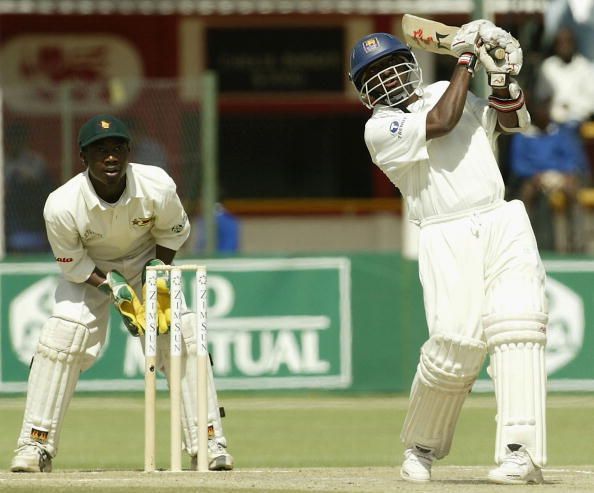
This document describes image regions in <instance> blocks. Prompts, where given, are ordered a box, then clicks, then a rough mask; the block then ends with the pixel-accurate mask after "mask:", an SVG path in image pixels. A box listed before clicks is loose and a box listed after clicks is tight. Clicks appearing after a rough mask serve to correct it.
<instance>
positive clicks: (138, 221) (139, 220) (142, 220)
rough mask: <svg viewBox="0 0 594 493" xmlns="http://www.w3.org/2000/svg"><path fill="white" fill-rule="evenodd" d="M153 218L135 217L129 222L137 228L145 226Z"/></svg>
mask: <svg viewBox="0 0 594 493" xmlns="http://www.w3.org/2000/svg"><path fill="white" fill-rule="evenodd" d="M154 220H155V218H154V217H135V218H134V219H132V221H131V222H132V226H136V227H137V228H146V227H147V226H148V225H150V224H151V223H152V222H153V221H154Z"/></svg>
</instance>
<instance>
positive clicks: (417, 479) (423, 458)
mask: <svg viewBox="0 0 594 493" xmlns="http://www.w3.org/2000/svg"><path fill="white" fill-rule="evenodd" d="M434 460H435V457H434V455H433V453H432V452H431V450H429V449H425V448H422V447H419V446H416V445H415V446H414V447H412V448H407V449H406V450H405V451H404V462H403V463H402V466H401V467H400V477H401V478H402V479H404V480H406V481H412V482H413V483H425V482H427V481H430V480H431V466H432V465H433V461H434Z"/></svg>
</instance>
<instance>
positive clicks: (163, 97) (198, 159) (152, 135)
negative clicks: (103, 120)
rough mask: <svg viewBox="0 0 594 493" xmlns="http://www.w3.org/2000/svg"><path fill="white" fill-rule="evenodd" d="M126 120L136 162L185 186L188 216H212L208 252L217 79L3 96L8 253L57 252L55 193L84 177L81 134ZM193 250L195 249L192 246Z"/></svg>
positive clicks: (21, 90) (68, 87)
mask: <svg viewBox="0 0 594 493" xmlns="http://www.w3.org/2000/svg"><path fill="white" fill-rule="evenodd" d="M98 113H110V114H113V115H115V116H117V117H119V118H121V119H122V120H123V121H124V122H125V123H126V124H127V125H128V127H129V129H130V132H131V135H132V145H131V156H130V161H131V162H139V163H143V164H149V165H155V166H160V167H162V168H164V169H165V170H167V171H168V172H169V174H170V175H171V176H172V177H173V179H174V180H175V182H176V183H177V185H178V193H179V195H180V197H181V199H182V201H183V203H184V205H185V207H186V211H187V212H188V215H189V216H190V217H192V218H197V217H198V215H199V214H200V211H204V212H205V214H204V217H205V220H204V222H203V224H204V226H203V228H204V231H205V232H206V233H205V236H206V238H207V241H206V250H207V251H211V252H212V241H209V238H214V236H215V233H216V231H215V230H214V228H215V225H214V221H213V220H210V218H212V216H213V210H214V203H215V200H216V196H217V192H216V181H217V174H216V160H217V155H216V149H217V144H216V142H217V111H216V78H215V77H214V75H212V74H209V73H207V74H206V75H205V76H204V77H203V78H202V79H201V80H187V79H185V80H181V79H171V80H169V79H168V80H163V79H158V80H155V79H147V80H131V81H126V80H116V81H111V82H109V83H102V84H101V85H98V84H90V85H84V84H78V85H76V86H74V85H72V84H56V85H52V84H48V85H47V86H46V87H41V86H35V87H33V86H31V87H27V86H20V87H5V88H3V90H2V131H3V139H2V141H3V146H2V151H3V152H2V160H1V163H0V166H2V167H3V177H4V180H3V190H4V193H3V197H4V200H3V201H2V204H1V206H2V207H3V211H2V214H0V216H1V218H2V220H3V221H4V225H3V226H4V227H3V228H2V229H3V231H4V238H3V242H2V243H3V246H2V247H1V248H0V250H1V252H0V254H1V255H2V256H4V254H5V253H8V254H23V253H40V252H49V251H50V249H49V245H48V243H47V239H46V235H45V228H44V222H43V206H44V203H45V200H46V198H47V196H48V194H49V193H50V192H51V191H52V190H54V189H55V188H56V187H58V186H59V185H61V184H63V183H65V182H66V181H67V180H69V179H70V178H72V177H73V176H75V175H76V174H78V173H80V172H82V171H83V170H84V167H83V165H82V163H81V161H80V157H79V149H78V143H77V133H78V129H79V128H80V126H81V125H82V124H83V123H84V122H85V121H86V120H87V119H88V118H90V117H91V116H93V115H95V114H98ZM189 250H194V249H193V248H192V245H190V246H189Z"/></svg>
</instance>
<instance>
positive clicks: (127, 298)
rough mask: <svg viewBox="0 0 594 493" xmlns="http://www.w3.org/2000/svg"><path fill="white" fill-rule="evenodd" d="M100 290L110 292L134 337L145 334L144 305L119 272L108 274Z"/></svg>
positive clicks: (113, 271)
mask: <svg viewBox="0 0 594 493" xmlns="http://www.w3.org/2000/svg"><path fill="white" fill-rule="evenodd" d="M99 289H101V290H103V291H105V292H108V294H109V295H110V296H111V301H112V302H113V304H114V305H115V307H116V309H117V310H118V312H119V313H120V315H121V316H122V320H123V321H124V324H125V325H126V328H127V329H128V332H130V334H132V335H133V336H134V337H138V336H139V335H142V334H144V327H145V312H144V305H143V304H142V302H141V301H140V300H139V299H138V296H137V295H136V293H135V292H134V289H132V286H130V285H129V284H128V281H127V280H126V278H125V277H124V276H123V275H122V274H120V273H119V272H118V271H117V270H112V271H111V272H109V273H108V274H107V279H106V281H105V282H104V283H103V284H102V285H100V286H99Z"/></svg>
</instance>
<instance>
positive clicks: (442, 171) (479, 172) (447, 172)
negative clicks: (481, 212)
mask: <svg viewBox="0 0 594 493" xmlns="http://www.w3.org/2000/svg"><path fill="white" fill-rule="evenodd" d="M448 85H449V82H445V81H442V82H437V83H435V84H431V85H430V86H428V87H426V88H425V89H424V93H423V96H422V98H420V99H419V100H418V101H416V102H415V103H413V104H411V105H410V106H409V107H408V110H409V111H410V113H407V112H404V111H402V110H400V109H398V108H390V107H387V106H377V107H375V108H374V111H373V115H372V116H371V118H370V119H369V120H368V121H367V124H366V126H365V142H366V144H367V148H368V149H369V153H370V154H371V158H372V160H373V162H374V163H375V164H376V165H377V166H378V167H379V168H380V169H381V170H382V171H383V172H384V173H385V174H386V175H387V176H388V178H389V179H390V181H392V183H394V185H396V186H397V187H398V188H399V189H400V192H401V193H402V195H403V196H404V197H405V199H406V202H407V206H408V211H409V218H410V220H412V221H413V222H417V223H418V222H421V221H422V220H424V219H426V218H429V217H434V216H441V215H445V214H452V213H456V212H461V211H465V210H472V209H474V208H477V207H482V206H486V205H490V204H493V203H495V202H498V201H500V200H502V199H503V195H504V191H505V187H504V183H503V178H502V176H501V172H500V170H499V166H498V164H497V161H496V159H495V155H494V149H495V142H496V138H497V135H498V133H497V132H496V131H495V128H496V125H497V114H496V111H495V110H493V109H491V108H489V106H488V103H487V101H486V100H483V99H479V98H477V97H476V96H474V95H473V94H472V93H470V92H469V93H468V96H467V99H466V103H465V106H464V111H463V113H462V116H461V118H460V121H459V122H458V124H457V125H456V127H455V128H454V129H453V130H452V131H451V132H450V133H449V134H447V135H445V136H443V137H439V138H436V139H431V140H429V141H427V139H426V120H427V113H429V111H430V110H431V108H433V106H434V105H435V104H436V103H437V101H438V100H439V98H441V96H442V95H443V93H444V92H445V90H446V89H447V87H448Z"/></svg>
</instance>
